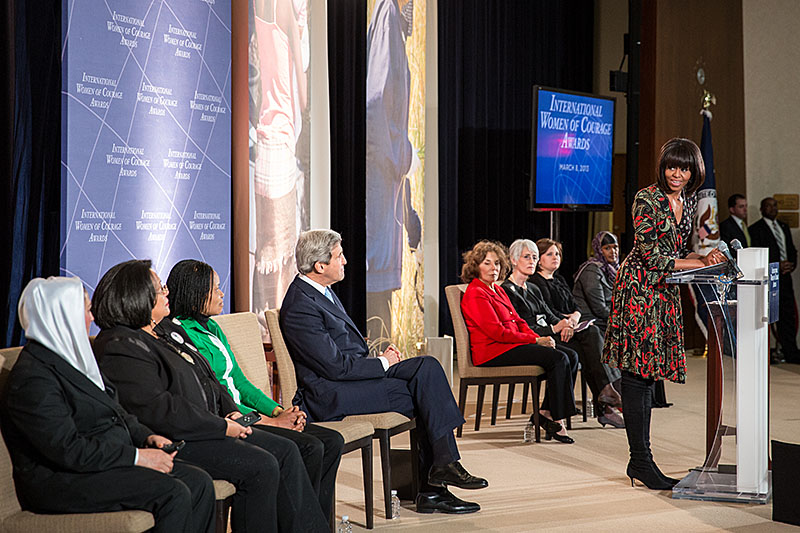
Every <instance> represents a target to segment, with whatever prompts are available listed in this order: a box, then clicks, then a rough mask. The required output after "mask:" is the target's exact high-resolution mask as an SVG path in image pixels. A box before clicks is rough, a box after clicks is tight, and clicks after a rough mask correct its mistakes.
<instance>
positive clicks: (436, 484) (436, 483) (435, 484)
mask: <svg viewBox="0 0 800 533" xmlns="http://www.w3.org/2000/svg"><path fill="white" fill-rule="evenodd" d="M428 485H430V486H431V487H442V488H445V489H446V488H447V487H455V488H457V489H461V490H480V489H485V488H486V487H488V486H489V485H488V484H486V485H480V486H477V487H468V486H465V485H455V484H453V483H446V482H444V481H431V480H430V479H429V480H428Z"/></svg>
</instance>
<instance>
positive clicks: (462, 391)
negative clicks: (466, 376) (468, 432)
mask: <svg viewBox="0 0 800 533" xmlns="http://www.w3.org/2000/svg"><path fill="white" fill-rule="evenodd" d="M458 408H459V409H461V416H462V417H464V413H465V412H466V411H465V410H466V408H467V384H466V383H465V382H464V380H463V379H462V380H461V384H460V385H459V386H458ZM464 418H465V419H466V417H464ZM462 433H464V424H461V425H460V426H458V429H457V430H456V437H460V436H461V434H462Z"/></svg>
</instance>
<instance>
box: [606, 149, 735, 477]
mask: <svg viewBox="0 0 800 533" xmlns="http://www.w3.org/2000/svg"><path fill="white" fill-rule="evenodd" d="M704 179H705V166H704V164H703V158H702V156H701V154H700V149H699V148H698V147H697V145H696V144H695V143H693V142H692V141H690V140H688V139H679V138H676V139H671V140H669V141H667V143H666V144H664V146H662V147H661V155H660V157H659V159H658V165H657V167H656V182H655V183H654V184H652V185H650V186H648V187H645V188H644V189H642V190H640V191H639V192H638V193H636V197H635V199H634V202H633V229H634V245H633V250H631V253H630V254H629V255H628V257H627V258H626V259H625V261H623V262H622V265H621V266H620V269H619V272H618V273H617V277H616V281H615V283H614V291H613V295H612V305H611V315H610V316H609V324H608V329H607V331H606V337H605V344H604V346H603V361H604V362H606V363H608V365H609V366H612V367H618V368H619V369H620V370H622V403H623V405H624V406H625V431H626V433H627V436H628V446H629V448H630V460H629V462H628V467H627V472H626V473H627V475H628V477H629V478H630V479H631V485H633V482H634V479H638V480H639V481H641V482H642V483H644V485H645V486H647V488H650V489H655V490H667V489H671V488H672V487H673V486H674V485H675V484H676V483H677V482H678V481H679V480H677V479H674V478H670V477H667V476H666V475H664V474H663V473H662V472H661V470H659V468H658V466H656V464H655V462H654V461H653V455H652V453H651V451H650V412H651V409H652V397H653V396H652V389H653V387H654V384H655V382H656V381H659V380H670V381H673V382H675V383H683V382H684V381H685V379H686V354H685V353H684V348H683V318H682V316H681V301H680V291H679V289H678V286H677V285H674V284H667V283H666V281H665V278H666V277H667V276H668V275H669V274H670V273H671V272H672V271H674V270H685V269H690V268H700V267H703V266H707V265H711V264H716V263H720V262H722V261H724V260H725V257H724V255H722V253H721V252H720V251H719V250H716V249H714V250H712V251H711V253H709V254H708V255H706V256H705V257H701V256H699V255H698V254H695V253H693V252H691V248H690V246H691V243H690V241H691V233H692V221H693V220H694V216H695V211H696V209H697V198H696V197H695V194H694V193H695V191H697V189H698V188H699V187H700V186H701V185H702V184H703V181H704Z"/></svg>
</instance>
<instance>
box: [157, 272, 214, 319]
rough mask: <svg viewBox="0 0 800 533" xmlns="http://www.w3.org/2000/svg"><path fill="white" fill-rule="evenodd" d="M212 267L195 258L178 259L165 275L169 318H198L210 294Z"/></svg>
mask: <svg viewBox="0 0 800 533" xmlns="http://www.w3.org/2000/svg"><path fill="white" fill-rule="evenodd" d="M213 283H214V269H213V268H211V265H209V264H208V263H204V262H202V261H198V260H196V259H184V260H183V261H179V262H178V263H177V264H176V265H175V266H174V267H172V270H170V272H169V276H168V277H167V287H168V288H169V309H170V315H169V316H170V318H172V317H178V318H180V317H189V318H195V319H197V318H200V317H202V316H203V315H204V313H203V311H204V310H205V308H206V304H207V303H208V297H209V296H210V294H211V285H212V284H213Z"/></svg>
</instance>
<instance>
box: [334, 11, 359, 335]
mask: <svg viewBox="0 0 800 533" xmlns="http://www.w3.org/2000/svg"><path fill="white" fill-rule="evenodd" d="M328 72H329V79H330V81H329V84H328V85H329V88H330V110H331V229H334V230H336V231H338V232H340V233H341V234H342V239H343V243H342V247H343V248H344V254H345V256H346V257H347V267H346V275H345V278H344V280H343V281H342V282H340V283H337V284H336V285H334V286H333V289H334V291H336V294H337V295H338V296H339V298H340V299H341V300H342V303H343V304H344V307H345V309H347V312H348V314H349V315H350V318H352V319H353V322H354V323H355V324H356V326H358V327H359V328H360V329H361V331H362V332H365V331H366V324H367V304H366V298H365V297H364V295H365V294H366V290H367V285H366V275H367V259H366V257H367V254H366V250H367V249H366V239H367V228H366V224H365V220H366V195H367V189H366V183H367V181H366V157H367V144H366V142H367V141H366V139H367V132H366V129H367V126H366V124H367V123H366V120H367V88H366V87H367V3H366V2H365V1H364V0H336V1H335V2H328Z"/></svg>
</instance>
